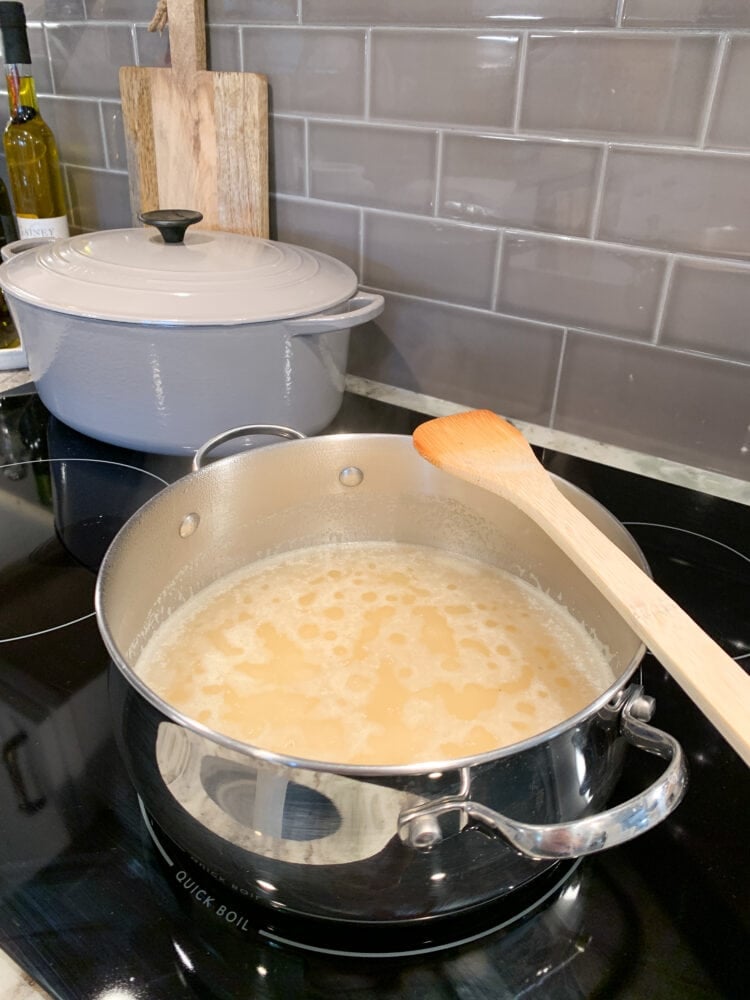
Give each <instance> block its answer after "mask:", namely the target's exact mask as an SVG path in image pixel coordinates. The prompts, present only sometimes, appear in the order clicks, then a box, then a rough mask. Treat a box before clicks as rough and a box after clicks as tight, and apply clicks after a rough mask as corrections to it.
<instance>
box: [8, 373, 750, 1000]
mask: <svg viewBox="0 0 750 1000" xmlns="http://www.w3.org/2000/svg"><path fill="white" fill-rule="evenodd" d="M29 381H30V378H29V373H28V371H26V370H24V369H21V370H17V371H0V392H3V391H5V390H7V389H12V388H15V387H16V386H21V385H24V384H25V383H27V382H29ZM346 388H347V390H348V391H349V392H351V393H354V394H355V395H359V396H367V397H370V398H373V399H378V400H380V401H381V402H384V403H391V404H393V405H395V406H402V407H405V408H406V409H411V410H415V411H417V412H418V413H425V414H427V415H428V416H433V417H440V416H445V415H447V414H450V413H459V412H461V411H463V410H467V409H469V407H466V406H460V405H458V404H456V403H451V402H450V401H448V400H442V399H436V398H435V397H433V396H422V395H419V394H417V393H414V392H409V391H408V390H405V389H398V388H395V387H393V386H388V385H382V384H380V383H378V382H371V381H369V380H367V379H361V378H355V377H353V376H349V377H348V378H347V384H346ZM513 422H514V424H515V425H516V426H517V427H518V429H519V430H520V431H521V432H522V433H523V434H524V436H525V437H526V438H527V440H529V441H530V442H531V443H532V444H534V445H538V446H540V447H547V448H552V449H553V450H555V451H559V452H563V453H564V454H567V455H575V456H577V457H578V458H585V459H589V460H591V461H594V462H599V463H602V464H604V465H609V466H612V467H614V468H618V469H623V470H625V471H628V472H635V473H638V474H640V475H642V476H647V477H649V478H652V479H660V480H662V481H664V482H669V483H673V484H675V485H678V486H686V487H689V488H690V489H695V490H699V491H700V492H703V493H709V494H712V495H714V496H719V497H724V498H725V499H728V500H734V501H736V502H738V503H744V504H747V505H749V506H750V483H749V482H745V481H742V480H738V479H732V478H731V477H729V476H723V475H721V474H719V473H716V472H712V471H710V470H707V469H698V468H693V467H691V466H688V465H682V464H680V463H678V462H670V461H668V460H666V459H662V458H658V457H655V456H653V455H645V454H641V453H639V452H634V451H629V450H627V449H624V448H617V447H614V446H613V445H608V444H604V443H602V442H598V441H594V440H591V439H588V438H582V437H577V436H575V435H572V434H565V433H563V432H560V431H555V430H553V429H550V428H547V427H540V426H537V425H535V424H526V423H523V422H520V421H513ZM48 996H49V994H47V993H46V992H45V991H44V990H43V989H42V987H41V986H39V985H38V984H35V983H34V982H32V981H31V980H30V979H29V977H28V976H27V975H26V974H25V973H24V972H23V971H22V970H21V969H19V968H18V966H17V965H16V964H15V963H14V962H13V961H12V960H11V959H10V958H9V957H8V956H7V955H6V954H5V953H4V952H3V951H2V950H0V1000H32V998H44V997H48Z"/></svg>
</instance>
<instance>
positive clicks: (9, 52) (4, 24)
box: [0, 0, 31, 65]
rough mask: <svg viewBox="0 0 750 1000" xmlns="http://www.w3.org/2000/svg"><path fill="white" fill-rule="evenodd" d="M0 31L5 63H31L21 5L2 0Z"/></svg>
mask: <svg viewBox="0 0 750 1000" xmlns="http://www.w3.org/2000/svg"><path fill="white" fill-rule="evenodd" d="M0 31H1V32H2V36H3V49H4V50H5V62H6V64H7V63H21V64H22V65H28V64H30V63H31V53H30V52H29V39H28V35H27V33H26V11H25V10H24V9H23V4H22V3H11V2H9V0H3V2H1V3H0Z"/></svg>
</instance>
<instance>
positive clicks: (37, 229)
mask: <svg viewBox="0 0 750 1000" xmlns="http://www.w3.org/2000/svg"><path fill="white" fill-rule="evenodd" d="M16 222H17V223H18V235H19V238H20V239H22V240H28V239H33V238H34V237H37V236H57V237H60V238H65V237H66V236H70V230H69V229H68V217H67V216H66V215H58V216H56V217H55V218H53V219H25V218H24V217H23V216H22V215H17V216H16Z"/></svg>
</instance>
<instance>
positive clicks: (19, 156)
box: [0, 2, 69, 239]
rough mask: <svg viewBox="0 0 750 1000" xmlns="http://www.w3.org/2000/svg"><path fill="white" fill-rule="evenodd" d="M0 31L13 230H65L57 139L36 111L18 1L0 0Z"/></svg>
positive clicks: (23, 232) (24, 234)
mask: <svg viewBox="0 0 750 1000" xmlns="http://www.w3.org/2000/svg"><path fill="white" fill-rule="evenodd" d="M0 31H1V32H2V38H3V49H4V53H5V79H6V82H7V86H8V105H9V107H10V119H9V121H8V124H7V125H6V126H5V131H4V133H3V146H4V149H5V159H6V163H7V166H8V179H9V181H10V193H11V197H12V199H13V204H14V207H15V214H16V224H17V227H18V234H19V236H20V237H21V239H26V238H29V237H36V236H67V235H68V232H69V231H68V217H67V212H66V201H65V189H64V187H63V179H62V174H61V172H60V164H59V160H58V153H57V143H56V141H55V137H54V135H53V134H52V130H51V129H50V127H49V125H47V123H46V122H45V121H44V119H43V118H42V116H41V114H40V112H39V105H38V103H37V97H36V86H35V84H34V77H33V75H32V71H31V54H30V52H29V40H28V35H27V32H26V13H25V11H24V8H23V4H22V3H9V2H0Z"/></svg>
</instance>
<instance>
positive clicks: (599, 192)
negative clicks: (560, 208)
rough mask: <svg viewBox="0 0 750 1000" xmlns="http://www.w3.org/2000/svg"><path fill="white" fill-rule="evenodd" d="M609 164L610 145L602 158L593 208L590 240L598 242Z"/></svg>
mask: <svg viewBox="0 0 750 1000" xmlns="http://www.w3.org/2000/svg"><path fill="white" fill-rule="evenodd" d="M608 163H609V145H605V146H604V148H603V149H602V158H601V162H600V164H599V176H598V178H597V181H596V192H595V194H594V204H593V205H592V206H591V226H590V228H589V239H592V240H596V238H597V233H598V232H599V227H600V225H601V221H602V204H603V202H604V179H605V177H606V174H607V165H608Z"/></svg>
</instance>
